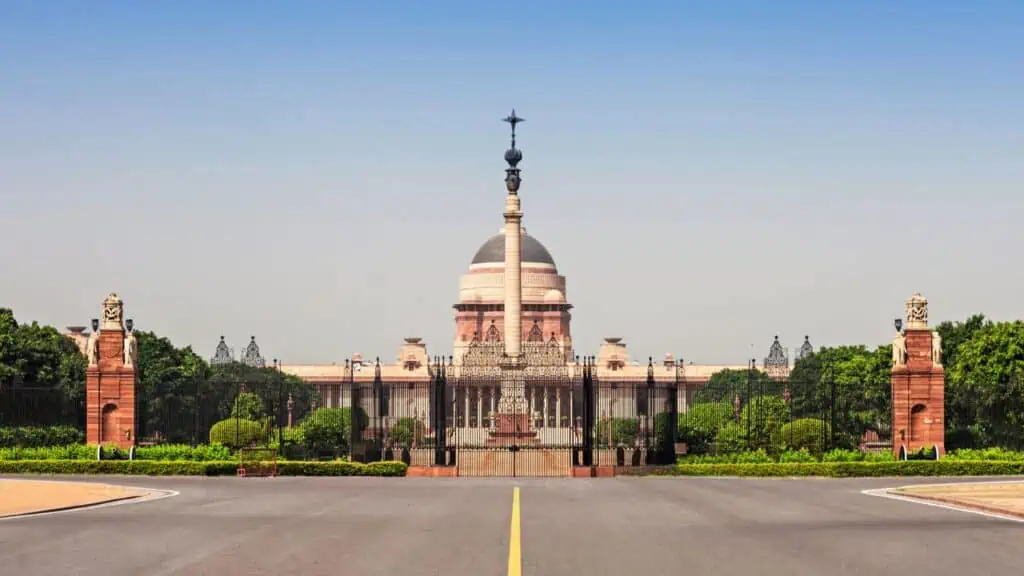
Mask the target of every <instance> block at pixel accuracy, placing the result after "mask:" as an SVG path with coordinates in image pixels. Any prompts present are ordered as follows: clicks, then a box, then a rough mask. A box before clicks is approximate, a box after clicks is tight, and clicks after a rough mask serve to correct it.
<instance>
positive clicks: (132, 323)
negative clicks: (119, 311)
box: [124, 318, 135, 332]
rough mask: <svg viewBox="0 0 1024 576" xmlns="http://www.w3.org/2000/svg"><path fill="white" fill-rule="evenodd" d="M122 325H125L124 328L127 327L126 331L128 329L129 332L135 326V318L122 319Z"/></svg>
mask: <svg viewBox="0 0 1024 576" xmlns="http://www.w3.org/2000/svg"><path fill="white" fill-rule="evenodd" d="M124 327H125V328H126V329H127V330H128V331H129V332H131V331H132V330H133V329H134V328H135V320H132V319H131V318H129V319H127V320H125V321H124Z"/></svg>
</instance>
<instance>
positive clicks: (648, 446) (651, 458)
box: [644, 356, 661, 465]
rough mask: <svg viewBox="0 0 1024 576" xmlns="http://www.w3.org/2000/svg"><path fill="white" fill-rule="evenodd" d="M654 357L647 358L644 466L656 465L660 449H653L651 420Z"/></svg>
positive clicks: (652, 410)
mask: <svg viewBox="0 0 1024 576" xmlns="http://www.w3.org/2000/svg"><path fill="white" fill-rule="evenodd" d="M654 406H655V402H654V357H653V356H648V357H647V410H646V412H645V414H647V417H646V418H644V447H645V450H644V451H645V452H646V453H647V461H646V462H645V464H647V465H651V464H658V463H659V462H658V461H657V460H658V452H661V449H660V447H659V448H657V449H656V448H655V447H654V444H655V442H654V436H655V435H654V428H655V427H654V426H653V422H652V420H653V419H654Z"/></svg>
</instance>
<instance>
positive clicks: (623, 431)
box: [597, 418, 640, 446]
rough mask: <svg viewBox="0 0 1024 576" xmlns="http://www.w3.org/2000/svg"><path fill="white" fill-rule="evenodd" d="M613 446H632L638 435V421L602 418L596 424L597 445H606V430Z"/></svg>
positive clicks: (633, 419)
mask: <svg viewBox="0 0 1024 576" xmlns="http://www.w3.org/2000/svg"><path fill="white" fill-rule="evenodd" d="M609 427H610V428H611V441H612V444H613V445H615V446H633V445H635V444H636V439H637V437H638V436H639V435H640V421H639V420H637V419H635V418H604V419H602V420H599V421H598V422H597V444H598V446H607V445H608V430H609Z"/></svg>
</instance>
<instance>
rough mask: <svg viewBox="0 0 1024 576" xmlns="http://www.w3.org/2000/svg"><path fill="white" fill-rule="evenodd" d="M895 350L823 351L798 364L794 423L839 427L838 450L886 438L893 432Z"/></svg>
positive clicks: (793, 385)
mask: <svg viewBox="0 0 1024 576" xmlns="http://www.w3.org/2000/svg"><path fill="white" fill-rule="evenodd" d="M891 371H892V346H891V345H885V346H879V347H877V348H875V349H874V350H869V349H868V348H867V347H866V346H862V345H858V346H837V347H834V348H827V347H824V348H821V349H820V350H818V351H817V352H816V353H815V354H813V355H811V356H808V357H805V358H801V359H800V360H797V362H796V365H795V366H794V367H793V370H792V372H791V373H790V378H789V384H790V386H791V390H790V394H791V396H792V412H793V418H822V419H825V420H826V421H827V422H828V423H830V424H832V423H834V425H835V430H834V432H835V438H836V439H837V441H839V443H840V444H843V445H847V446H855V445H856V444H857V443H858V442H859V439H860V438H861V436H863V434H864V432H865V431H867V430H873V431H875V432H877V433H878V434H879V436H880V437H886V436H887V435H888V434H889V433H890V429H891V426H892V414H891V408H890V407H891V396H892V377H891Z"/></svg>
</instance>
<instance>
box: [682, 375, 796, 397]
mask: <svg viewBox="0 0 1024 576" xmlns="http://www.w3.org/2000/svg"><path fill="white" fill-rule="evenodd" d="M765 386H768V387H769V389H771V390H775V389H776V388H779V386H778V383H777V381H775V380H772V379H771V377H769V376H768V374H767V373H766V372H762V371H761V370H757V369H754V370H731V369H727V370H721V371H719V372H715V373H714V374H712V375H711V378H709V379H708V383H707V384H705V385H704V387H703V388H701V389H700V390H698V391H697V394H696V396H697V398H695V402H701V403H704V402H726V403H729V404H732V402H733V399H734V398H735V397H736V396H739V397H740V401H741V402H743V403H744V404H745V403H746V401H747V396H748V394H750V395H757V394H758V393H759V390H764V387H765ZM779 392H780V393H781V389H780V390H779Z"/></svg>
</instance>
